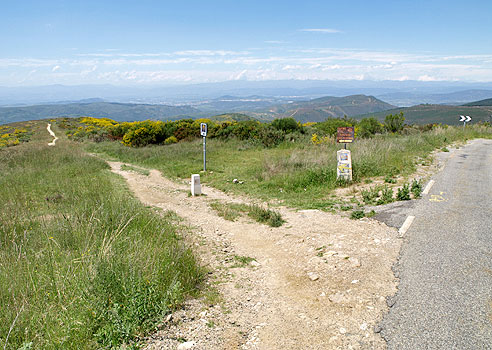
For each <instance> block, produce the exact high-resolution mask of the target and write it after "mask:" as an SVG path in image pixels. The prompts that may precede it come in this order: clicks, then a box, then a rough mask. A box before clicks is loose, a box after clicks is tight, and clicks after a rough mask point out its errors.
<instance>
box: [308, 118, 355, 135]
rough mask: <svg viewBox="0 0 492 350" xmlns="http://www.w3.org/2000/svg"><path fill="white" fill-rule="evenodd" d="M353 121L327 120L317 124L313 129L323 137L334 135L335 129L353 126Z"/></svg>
mask: <svg viewBox="0 0 492 350" xmlns="http://www.w3.org/2000/svg"><path fill="white" fill-rule="evenodd" d="M355 124H356V122H355V121H351V120H348V119H340V118H328V119H326V120H325V121H324V122H321V123H317V124H316V125H314V128H315V129H317V130H319V131H320V132H321V133H322V134H324V135H331V136H333V135H336V133H337V129H338V128H339V127H344V126H354V125H355Z"/></svg>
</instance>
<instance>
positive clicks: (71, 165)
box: [0, 122, 203, 349]
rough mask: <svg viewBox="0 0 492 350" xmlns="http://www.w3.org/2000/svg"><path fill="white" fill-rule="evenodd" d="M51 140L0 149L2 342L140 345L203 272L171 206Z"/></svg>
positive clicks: (42, 137)
mask: <svg viewBox="0 0 492 350" xmlns="http://www.w3.org/2000/svg"><path fill="white" fill-rule="evenodd" d="M36 128H37V129H38V130H41V129H46V123H44V122H43V123H38V124H36ZM36 128H35V127H33V129H36ZM49 141H50V138H49V136H48V133H47V132H46V130H43V132H42V133H41V132H39V133H36V132H35V133H34V135H33V137H32V139H31V141H30V142H29V143H25V144H20V145H18V146H15V147H8V148H4V149H1V150H0V174H1V176H0V206H1V207H2V210H1V212H0V320H1V322H0V348H1V349H19V348H22V349H100V348H118V347H119V346H120V345H121V344H125V343H126V344H130V345H131V344H133V345H131V346H130V347H134V346H135V344H137V343H138V339H139V337H140V336H142V335H143V334H145V332H146V331H148V330H149V329H152V328H153V327H154V325H155V324H156V322H158V321H159V320H160V319H162V316H163V315H165V314H167V313H169V312H170V310H172V309H173V308H175V307H176V306H177V305H179V304H180V302H182V301H183V299H184V298H185V296H186V295H188V294H190V293H194V292H195V291H196V288H197V285H198V284H199V282H200V281H201V278H202V275H203V272H202V270H201V269H200V267H199V266H198V265H197V262H196V261H195V258H194V256H193V254H192V252H191V251H190V250H189V249H187V248H186V247H185V246H184V244H183V240H182V238H181V236H180V234H179V229H178V228H177V227H178V226H177V224H176V223H175V222H176V216H175V215H174V214H172V213H167V214H165V215H163V216H161V215H158V214H157V213H155V212H154V211H153V210H152V209H149V208H145V207H144V206H142V205H141V204H140V202H138V201H137V200H136V199H134V198H133V197H132V195H131V194H130V193H129V192H128V190H127V188H126V186H125V184H124V180H123V179H121V178H119V177H118V176H116V175H114V174H112V173H111V172H110V171H109V169H108V166H107V165H106V163H105V162H103V161H101V160H99V159H97V158H94V157H91V156H88V155H87V154H85V153H84V152H83V151H82V149H81V147H79V146H80V145H79V144H76V143H72V142H68V141H65V140H63V139H62V140H59V141H58V142H57V146H56V147H48V146H47V145H46V143H47V142H49Z"/></svg>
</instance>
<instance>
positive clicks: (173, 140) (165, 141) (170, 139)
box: [164, 136, 178, 145]
mask: <svg viewBox="0 0 492 350" xmlns="http://www.w3.org/2000/svg"><path fill="white" fill-rule="evenodd" d="M176 142H178V139H177V138H176V137H174V136H169V137H168V138H167V139H165V140H164V144H165V145H170V144H173V143H176Z"/></svg>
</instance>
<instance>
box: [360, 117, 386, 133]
mask: <svg viewBox="0 0 492 350" xmlns="http://www.w3.org/2000/svg"><path fill="white" fill-rule="evenodd" d="M383 131H384V126H383V124H381V123H380V122H379V121H378V120H377V119H376V118H374V117H369V118H362V119H361V121H360V122H359V131H358V136H359V137H365V138H368V137H371V136H372V135H374V134H380V133H382V132H383Z"/></svg>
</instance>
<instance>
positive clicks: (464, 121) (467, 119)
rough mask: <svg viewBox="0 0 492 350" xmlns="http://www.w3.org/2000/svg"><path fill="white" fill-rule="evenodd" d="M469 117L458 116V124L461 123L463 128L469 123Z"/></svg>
mask: <svg viewBox="0 0 492 350" xmlns="http://www.w3.org/2000/svg"><path fill="white" fill-rule="evenodd" d="M471 119H472V118H471V117H470V116H468V115H466V116H465V115H460V122H463V128H464V127H465V126H466V123H468V122H469V121H471Z"/></svg>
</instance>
